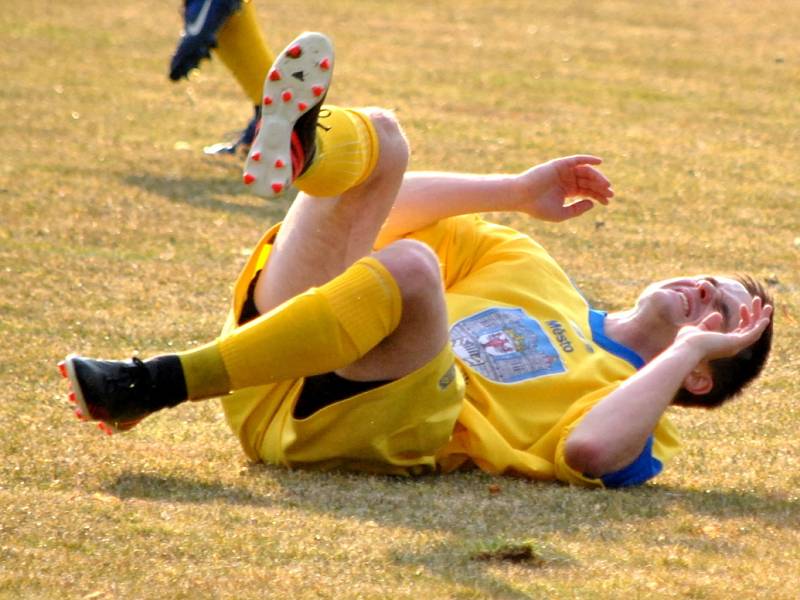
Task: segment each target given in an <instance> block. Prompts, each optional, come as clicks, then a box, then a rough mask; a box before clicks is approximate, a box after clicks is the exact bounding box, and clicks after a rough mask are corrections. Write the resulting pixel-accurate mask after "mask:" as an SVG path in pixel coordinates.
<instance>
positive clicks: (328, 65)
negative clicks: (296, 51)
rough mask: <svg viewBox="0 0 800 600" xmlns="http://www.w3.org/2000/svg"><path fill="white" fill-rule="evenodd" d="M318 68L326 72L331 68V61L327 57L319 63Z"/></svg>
mask: <svg viewBox="0 0 800 600" xmlns="http://www.w3.org/2000/svg"><path fill="white" fill-rule="evenodd" d="M319 68H320V69H322V70H323V71H327V70H328V69H330V68H331V60H330V59H329V58H327V57H325V58H323V59H322V60H321V61H319Z"/></svg>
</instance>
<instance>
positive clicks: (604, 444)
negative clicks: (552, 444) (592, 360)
mask: <svg viewBox="0 0 800 600" xmlns="http://www.w3.org/2000/svg"><path fill="white" fill-rule="evenodd" d="M771 314H772V307H771V306H769V305H767V306H765V307H763V308H762V306H761V299H760V298H755V299H754V301H753V309H752V311H748V309H747V307H746V306H744V305H742V307H741V315H740V316H741V320H740V322H739V325H738V327H737V328H736V329H735V330H733V331H731V332H727V333H723V332H719V331H716V330H717V329H719V327H720V324H721V321H722V315H720V314H719V313H712V314H711V315H709V316H708V317H706V319H704V320H703V322H702V323H700V324H699V325H697V326H688V327H684V328H682V329H681V331H680V332H679V333H678V336H677V337H676V339H675V341H674V342H673V344H672V345H671V346H670V347H669V348H667V349H666V350H665V351H664V352H662V353H661V354H659V355H658V356H657V357H656V358H654V359H653V360H652V361H650V362H649V363H648V364H647V365H645V366H644V367H643V368H642V369H641V370H640V371H638V372H637V373H636V374H635V375H634V376H633V377H631V378H630V379H628V380H627V381H626V382H625V383H623V384H622V385H621V386H620V387H619V388H617V389H616V390H615V391H614V392H612V393H611V394H609V395H608V396H606V397H605V398H604V399H603V400H601V401H600V402H598V403H597V404H596V405H595V406H594V407H593V408H592V409H591V410H590V411H589V412H588V413H587V414H586V416H585V417H584V418H583V419H582V420H581V421H580V422H579V423H578V424H577V425H576V426H575V429H574V430H573V431H572V432H571V433H570V435H569V437H568V438H567V442H566V447H565V458H566V461H567V463H568V464H569V465H570V466H571V467H572V468H573V469H576V470H577V471H580V472H581V473H584V474H586V475H588V476H591V477H602V476H603V475H606V474H609V473H614V472H616V471H619V470H620V469H622V468H624V467H626V466H628V465H629V464H631V463H632V462H633V461H634V460H636V458H638V456H639V455H640V454H641V452H642V449H643V448H644V446H645V442H646V441H647V438H648V437H649V436H650V434H651V433H652V432H653V430H654V429H655V427H656V424H657V423H658V420H659V419H660V418H661V415H662V414H663V413H664V411H665V410H666V409H667V407H668V406H669V405H670V403H671V402H672V399H673V398H674V397H675V394H676V393H677V392H678V390H679V389H680V388H681V386H684V385H686V387H687V388H689V389H690V390H691V389H692V388H696V389H702V388H703V387H704V386H706V385H708V383H709V381H704V378H710V371H709V370H708V362H709V361H711V360H713V359H715V358H722V357H724V356H733V355H735V354H736V353H737V352H739V351H740V350H742V349H744V348H746V347H747V346H749V345H751V344H753V343H754V342H755V341H756V340H758V338H759V337H760V336H761V334H762V333H763V332H764V329H765V328H766V327H767V325H768V324H769V317H770V315H771ZM710 383H711V385H713V382H710ZM706 391H710V388H706Z"/></svg>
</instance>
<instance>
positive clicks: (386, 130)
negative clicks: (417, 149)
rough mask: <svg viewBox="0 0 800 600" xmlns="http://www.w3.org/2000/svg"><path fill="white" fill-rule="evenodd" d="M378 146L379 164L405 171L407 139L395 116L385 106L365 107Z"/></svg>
mask: <svg viewBox="0 0 800 600" xmlns="http://www.w3.org/2000/svg"><path fill="white" fill-rule="evenodd" d="M364 112H366V113H367V115H368V116H369V119H370V121H371V122H372V125H373V127H374V128H375V133H376V134H377V136H378V143H379V146H380V158H379V166H380V165H383V166H384V167H393V168H399V169H402V170H403V171H405V169H406V167H407V166H408V155H409V152H408V140H407V139H406V136H405V134H404V133H403V129H402V128H401V127H400V123H399V122H398V120H397V117H396V116H395V115H394V113H393V112H392V111H391V110H388V109H385V108H368V109H365V111H364Z"/></svg>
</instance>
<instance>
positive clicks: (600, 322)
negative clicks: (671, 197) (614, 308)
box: [589, 308, 644, 371]
mask: <svg viewBox="0 0 800 600" xmlns="http://www.w3.org/2000/svg"><path fill="white" fill-rule="evenodd" d="M607 314H608V313H607V312H605V311H602V310H595V309H593V308H590V309H589V327H590V328H591V330H592V340H594V342H595V343H596V344H597V345H598V346H600V347H601V348H602V349H603V350H605V351H607V352H610V353H611V354H615V355H617V356H619V357H620V358H621V359H623V360H626V361H628V362H629V363H631V364H632V365H633V366H634V367H635V368H636V370H637V371H638V370H639V369H641V368H642V367H643V366H644V360H643V359H642V357H641V356H639V355H638V354H636V352H634V351H633V350H631V349H630V348H628V347H627V346H623V345H622V344H620V343H619V342H616V341H614V340H612V339H611V338H610V337H608V336H607V335H606V333H605V329H606V327H605V324H606V315H607Z"/></svg>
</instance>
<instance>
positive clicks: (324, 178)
mask: <svg viewBox="0 0 800 600" xmlns="http://www.w3.org/2000/svg"><path fill="white" fill-rule="evenodd" d="M318 123H319V126H318V127H317V151H316V154H315V155H314V162H313V163H312V164H311V166H310V167H309V169H308V170H307V171H306V172H305V173H303V175H301V176H300V177H298V178H297V180H296V181H295V182H294V185H295V187H297V189H299V190H302V191H304V192H305V193H307V194H310V195H312V196H338V195H339V194H341V193H342V192H345V191H347V190H349V189H350V188H353V187H355V186H357V185H359V184H360V183H363V182H364V180H365V179H366V178H367V177H369V175H370V173H372V171H373V169H374V168H375V164H376V163H377V162H378V154H379V150H380V149H379V145H378V135H377V133H376V132H375V128H374V126H373V125H372V121H370V119H369V117H368V116H367V115H366V114H364V113H363V112H361V111H359V110H355V109H347V108H339V107H338V106H332V105H329V104H326V105H324V106H323V107H322V109H321V110H320V112H319V120H318Z"/></svg>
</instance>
